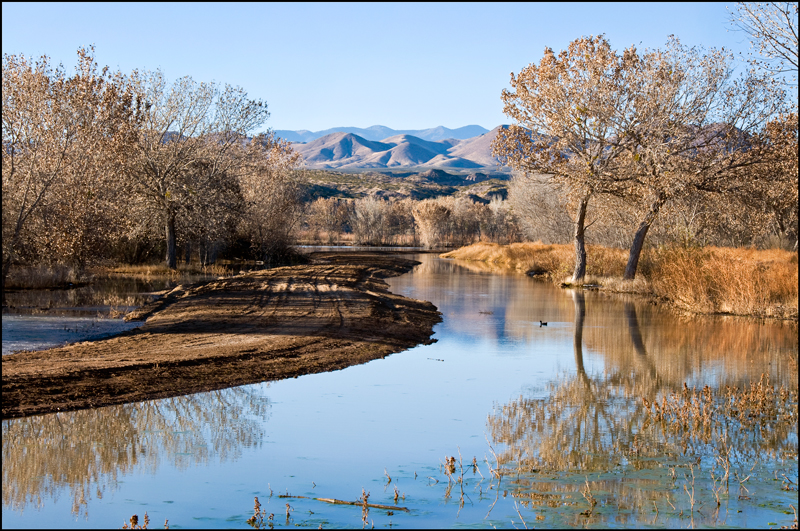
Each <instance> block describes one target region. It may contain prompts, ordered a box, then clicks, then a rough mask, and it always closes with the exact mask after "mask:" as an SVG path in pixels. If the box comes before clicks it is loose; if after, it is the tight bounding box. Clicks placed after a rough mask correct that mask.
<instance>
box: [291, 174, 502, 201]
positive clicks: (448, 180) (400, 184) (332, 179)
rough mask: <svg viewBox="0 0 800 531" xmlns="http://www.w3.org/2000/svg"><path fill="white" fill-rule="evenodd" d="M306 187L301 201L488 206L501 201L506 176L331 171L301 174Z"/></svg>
mask: <svg viewBox="0 0 800 531" xmlns="http://www.w3.org/2000/svg"><path fill="white" fill-rule="evenodd" d="M301 172H302V180H303V181H304V182H305V183H306V186H305V197H304V198H303V200H304V201H313V200H314V199H317V198H319V197H341V198H351V199H357V198H359V197H364V196H368V195H375V196H378V197H383V198H386V199H389V198H396V199H402V198H406V197H409V198H412V199H426V198H431V197H437V196H441V195H455V196H461V195H465V196H468V197H470V198H471V199H473V200H475V201H481V202H484V203H485V202H488V201H489V199H490V198H491V197H492V196H500V197H503V198H505V197H506V195H507V193H508V182H507V181H508V178H509V175H508V174H500V173H484V172H470V173H463V172H462V173H451V172H447V171H444V170H441V169H430V170H427V171H422V172H404V171H395V172H392V171H380V172H379V171H375V170H361V171H359V172H350V173H344V172H339V171H332V170H302V171H301Z"/></svg>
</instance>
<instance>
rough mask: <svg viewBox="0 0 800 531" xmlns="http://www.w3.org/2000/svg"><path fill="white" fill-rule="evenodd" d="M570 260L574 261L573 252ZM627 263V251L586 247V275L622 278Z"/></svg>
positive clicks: (592, 246)
mask: <svg viewBox="0 0 800 531" xmlns="http://www.w3.org/2000/svg"><path fill="white" fill-rule="evenodd" d="M571 260H575V253H574V251H573V253H572V256H571ZM627 262H628V251H627V250H624V249H615V248H613V247H602V246H600V245H587V246H586V274H587V275H593V276H596V277H622V275H623V273H625V265H626V264H627Z"/></svg>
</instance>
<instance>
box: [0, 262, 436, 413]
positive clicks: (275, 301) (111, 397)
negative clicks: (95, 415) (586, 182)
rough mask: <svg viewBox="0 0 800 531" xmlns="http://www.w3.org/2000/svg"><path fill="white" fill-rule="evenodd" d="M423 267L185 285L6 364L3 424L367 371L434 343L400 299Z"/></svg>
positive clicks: (286, 273) (421, 307)
mask: <svg viewBox="0 0 800 531" xmlns="http://www.w3.org/2000/svg"><path fill="white" fill-rule="evenodd" d="M416 263H417V262H414V261H413V260H405V259H401V258H397V257H391V256H388V255H383V254H378V253H316V254H314V256H313V262H312V263H311V264H309V265H301V266H291V267H281V268H275V269H268V270H263V271H254V272H249V273H245V274H240V275H237V276H234V277H229V278H224V279H218V280H215V281H211V282H207V283H200V284H195V285H191V286H179V287H177V288H175V289H173V290H172V291H170V292H169V293H168V294H166V295H165V296H164V297H162V298H160V299H158V300H156V301H154V302H153V303H151V304H149V305H146V306H144V307H142V308H140V309H139V310H137V311H136V312H133V313H132V314H131V315H129V316H128V318H129V319H139V320H146V321H145V323H144V325H143V326H142V327H140V328H137V329H135V330H131V331H128V332H125V333H123V334H121V335H119V336H116V337H113V338H108V339H103V340H99V341H91V342H83V343H77V344H73V345H68V346H66V347H62V348H56V349H50V350H44V351H37V352H19V353H15V354H10V355H7V356H3V360H2V364H3V376H2V379H3V406H2V410H3V418H4V419H6V418H14V417H22V416H28V415H37V414H43V413H50V412H55V411H68V410H75V409H86V408H93V407H101V406H105V405H112V404H122V403H128V402H137V401H141V400H151V399H157V398H166V397H171V396H179V395H185V394H191V393H198V392H204V391H211V390H216V389H223V388H226V387H232V386H238V385H244V384H250V383H257V382H262V381H270V380H280V379H284V378H291V377H297V376H300V375H303V374H311V373H318V372H325V371H332V370H339V369H343V368H345V367H348V366H351V365H356V364H360V363H366V362H368V361H371V360H374V359H377V358H382V357H385V356H387V355H389V354H392V353H395V352H400V351H402V350H405V349H407V348H410V347H413V346H415V345H418V344H420V343H423V344H428V343H430V336H431V335H432V333H433V326H434V325H435V324H436V323H438V322H440V321H441V316H440V313H439V312H438V311H437V309H436V307H435V306H433V305H432V304H431V303H429V302H424V301H418V300H414V299H409V298H406V297H401V296H397V295H394V294H392V293H390V292H389V291H388V290H387V284H386V283H385V282H384V281H383V280H382V279H383V278H386V277H391V276H396V275H400V274H402V273H405V272H407V271H409V270H411V268H412V267H413V266H414V265H416Z"/></svg>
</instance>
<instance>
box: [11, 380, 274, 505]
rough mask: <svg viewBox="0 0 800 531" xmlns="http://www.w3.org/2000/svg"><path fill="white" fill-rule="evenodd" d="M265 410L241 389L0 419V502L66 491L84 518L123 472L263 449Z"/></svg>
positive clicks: (249, 390)
mask: <svg viewBox="0 0 800 531" xmlns="http://www.w3.org/2000/svg"><path fill="white" fill-rule="evenodd" d="M269 408H270V404H269V400H268V399H267V398H266V397H265V396H264V395H263V391H262V390H260V389H257V388H256V389H254V387H253V386H246V387H235V388H230V389H223V390H219V391H212V392H208V393H198V394H194V395H186V396H179V397H174V398H167V399H163V400H151V401H147V402H138V403H134V404H124V405H120V406H110V407H105V408H101V409H91V410H81V411H73V412H68V413H55V414H50V415H42V416H35V417H26V418H21V419H14V420H12V421H3V505H4V506H6V507H11V508H13V509H16V510H22V509H23V508H24V507H25V505H26V504H28V503H30V504H31V505H32V506H34V507H36V508H41V507H43V506H44V502H43V500H44V499H45V498H52V499H54V500H55V499H57V498H58V496H59V494H60V493H61V492H62V490H63V489H65V487H66V488H68V489H69V492H70V495H71V496H72V500H73V501H72V512H73V514H74V515H76V516H77V515H79V514H81V512H83V515H84V517H87V518H88V509H87V507H88V501H89V500H90V499H91V496H92V493H94V495H95V496H96V497H97V499H102V497H103V495H104V493H105V492H106V491H107V490H108V489H112V490H113V489H115V488H116V485H117V481H118V478H119V477H120V476H122V475H125V474H128V473H131V472H134V471H136V472H151V473H155V471H156V470H157V469H158V468H159V467H160V466H162V464H164V463H163V462H164V461H168V462H169V464H171V465H173V466H175V467H176V468H178V469H185V468H187V467H188V466H189V465H190V464H204V463H208V462H209V460H211V459H212V458H214V457H217V458H218V459H219V460H220V462H223V461H227V460H235V459H238V458H239V457H240V456H241V454H242V450H243V449H244V448H249V447H260V446H261V444H262V441H263V438H264V421H265V420H267V418H268V416H269Z"/></svg>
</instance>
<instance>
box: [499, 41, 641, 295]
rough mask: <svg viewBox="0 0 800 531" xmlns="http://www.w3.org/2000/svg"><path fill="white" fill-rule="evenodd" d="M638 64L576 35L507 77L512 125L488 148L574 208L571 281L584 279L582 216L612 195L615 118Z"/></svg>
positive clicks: (616, 175) (620, 178) (630, 53)
mask: <svg viewBox="0 0 800 531" xmlns="http://www.w3.org/2000/svg"><path fill="white" fill-rule="evenodd" d="M636 66H637V61H636V52H635V49H631V50H626V51H625V53H624V54H623V55H619V54H617V53H616V52H615V51H614V50H612V49H611V46H610V44H609V42H608V40H607V39H606V38H605V37H604V36H602V35H600V36H597V37H594V36H589V37H581V38H579V39H576V40H574V41H572V42H571V43H570V44H569V47H568V49H567V50H563V51H561V52H560V53H559V54H558V55H556V54H555V53H554V52H553V50H552V49H551V48H546V49H545V51H544V56H543V57H542V59H541V61H540V62H539V64H538V65H537V64H534V63H531V64H530V65H528V66H527V67H525V68H524V69H522V71H520V73H519V74H518V75H516V76H515V75H514V74H513V73H512V74H511V87H512V89H511V90H508V89H504V90H503V93H502V96H501V97H502V100H503V104H504V107H503V112H504V113H505V114H506V116H508V117H510V118H511V119H513V120H514V122H515V123H514V124H513V125H511V126H509V127H508V129H501V130H500V131H499V133H498V135H497V138H496V139H495V140H494V142H493V145H492V152H493V154H494V155H495V156H497V157H498V158H499V159H500V161H501V162H502V163H504V164H506V165H508V166H511V167H512V168H513V169H515V170H517V171H519V172H520V173H521V174H523V175H525V174H530V175H534V174H539V175H547V176H549V179H550V180H551V181H552V183H554V184H556V185H559V186H560V187H561V188H562V189H563V190H564V192H565V194H566V196H567V198H568V199H569V201H570V203H571V204H572V205H573V208H574V212H575V214H574V218H573V223H574V231H573V236H574V244H575V267H574V270H573V274H572V281H573V282H582V281H583V279H584V277H585V275H586V243H585V228H586V212H587V208H588V205H589V201H590V199H591V198H592V197H593V195H595V194H597V193H613V192H614V191H615V189H616V188H617V186H618V183H619V182H624V181H625V179H626V175H625V174H624V173H621V172H620V171H619V163H618V157H619V156H620V154H621V153H622V149H621V148H620V146H619V142H618V139H619V137H618V134H617V133H618V130H617V121H616V120H617V117H618V115H619V109H620V108H624V107H625V106H626V104H627V100H628V98H629V96H630V95H629V93H628V91H627V90H626V88H627V85H626V80H627V77H628V76H629V75H630V71H631V70H633V69H635V68H636Z"/></svg>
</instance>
